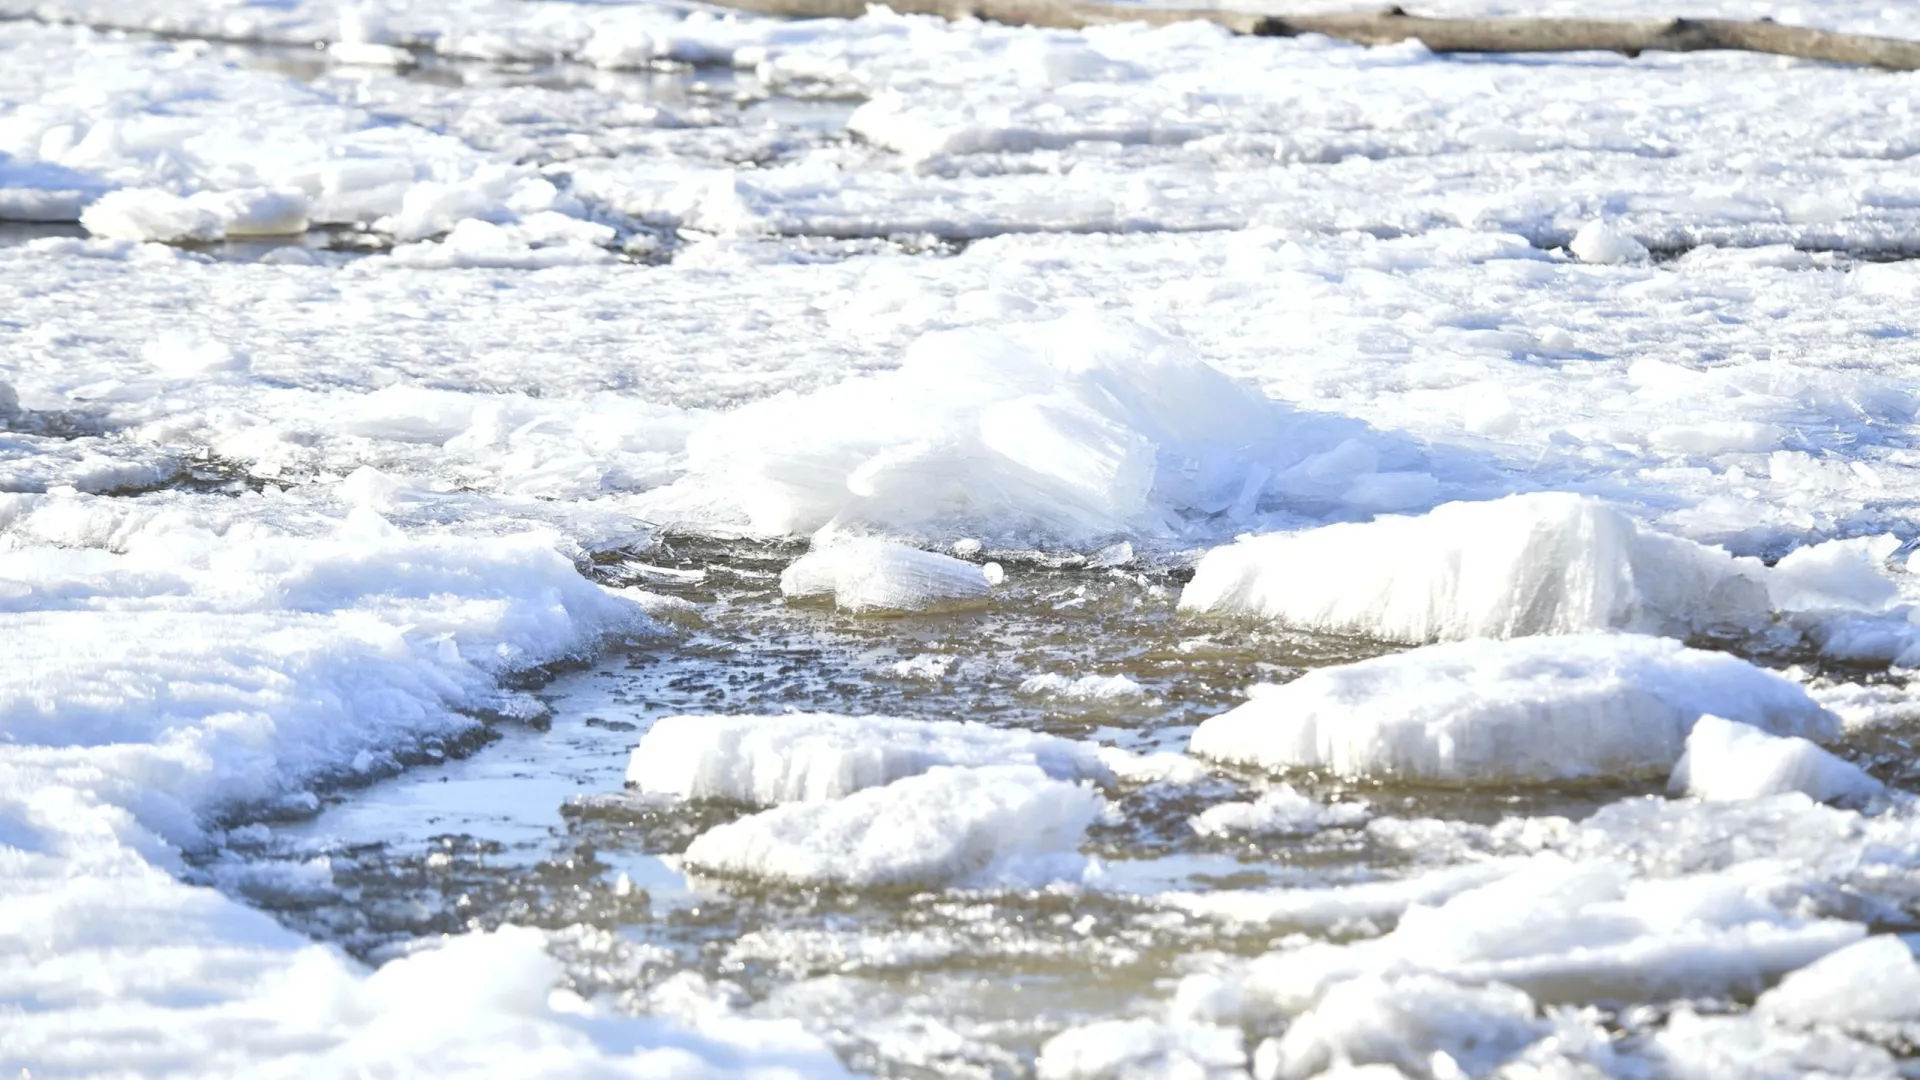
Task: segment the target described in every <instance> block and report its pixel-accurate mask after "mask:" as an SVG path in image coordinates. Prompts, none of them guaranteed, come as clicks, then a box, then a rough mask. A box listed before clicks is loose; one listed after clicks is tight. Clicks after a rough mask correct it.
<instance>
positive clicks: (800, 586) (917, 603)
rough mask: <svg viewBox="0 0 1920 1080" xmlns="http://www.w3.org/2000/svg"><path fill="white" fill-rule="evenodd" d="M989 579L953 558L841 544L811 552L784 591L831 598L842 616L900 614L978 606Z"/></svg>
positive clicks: (784, 577)
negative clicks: (847, 612) (847, 613)
mask: <svg viewBox="0 0 1920 1080" xmlns="http://www.w3.org/2000/svg"><path fill="white" fill-rule="evenodd" d="M987 589H988V580H987V575H986V573H985V572H983V571H982V569H981V568H980V567H978V566H975V565H974V564H972V563H969V562H963V561H961V560H959V559H955V558H953V557H951V556H947V555H941V554H937V553H935V552H931V551H921V550H920V549H919V548H911V547H907V546H906V545H904V544H894V543H888V542H887V541H884V540H842V541H838V542H835V543H832V544H829V545H827V546H825V547H822V548H818V549H816V550H813V551H810V552H808V553H807V554H805V555H803V556H801V557H800V558H799V559H798V560H796V561H795V562H794V563H793V565H791V566H789V567H787V568H786V570H784V571H782V572H781V574H780V591H781V593H783V594H785V595H786V596H787V597H789V598H792V599H796V600H804V599H810V598H816V597H825V598H830V599H831V600H832V601H833V604H834V606H835V607H837V608H839V609H840V610H842V611H851V612H863V613H896V612H908V611H933V610H951V609H955V608H968V607H978V606H980V605H982V604H984V603H986V601H987Z"/></svg>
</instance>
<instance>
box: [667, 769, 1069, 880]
mask: <svg viewBox="0 0 1920 1080" xmlns="http://www.w3.org/2000/svg"><path fill="white" fill-rule="evenodd" d="M1100 807H1101V799H1100V796H1099V794H1098V793H1096V792H1095V791H1093V790H1092V789H1090V788H1087V787H1082V786H1079V785H1076V784H1071V783H1066V782H1063V781H1060V780H1055V779H1053V778H1051V777H1049V776H1048V775H1047V774H1046V773H1045V772H1043V771H1042V770H1041V769H1039V768H1038V767H1037V766H1033V765H987V766H982V767H979V768H954V767H951V766H939V767H935V768H932V769H929V770H928V771H926V772H924V773H921V774H919V775H916V776H909V777H906V778H905V779H902V780H896V781H894V782H893V783H891V784H888V785H886V786H884V787H872V788H866V789H864V790H861V791H856V792H854V793H853V794H851V795H848V796H847V797H845V798H843V799H838V800H834V801H830V802H798V803H788V804H786V805H784V806H776V807H774V808H773V809H771V810H763V811H761V812H760V813H757V814H753V815H750V816H748V817H744V818H741V819H739V820H738V821H734V822H730V823H728V824H726V825H721V826H718V827H717V828H714V829H711V830H709V831H707V832H705V833H702V834H701V835H700V836H698V837H696V838H695V839H694V841H693V843H692V844H691V845H689V846H688V848H687V851H686V855H685V861H686V865H687V866H688V867H689V868H690V869H692V870H694V871H696V872H699V873H707V874H714V875H722V876H727V877H748V878H763V879H769V880H773V881H780V882H788V883H793V884H802V885H839V886H844V887H848V888H856V889H875V888H901V887H921V888H925V887H932V886H940V885H949V884H955V883H969V884H974V885H983V886H984V885H1011V886H1022V885H1041V884H1046V883H1047V882H1049V881H1053V880H1060V879H1068V880H1071V879H1077V878H1078V877H1079V876H1080V875H1081V874H1083V873H1084V872H1085V868H1086V860H1085V858H1084V856H1081V855H1079V854H1078V853H1077V848H1078V847H1079V844H1080V840H1081V838H1082V836H1083V835H1084V834H1085V832H1086V829H1087V826H1088V825H1090V824H1092V823H1093V820H1094V818H1095V817H1096V816H1097V815H1098V814H1099V812H1100Z"/></svg>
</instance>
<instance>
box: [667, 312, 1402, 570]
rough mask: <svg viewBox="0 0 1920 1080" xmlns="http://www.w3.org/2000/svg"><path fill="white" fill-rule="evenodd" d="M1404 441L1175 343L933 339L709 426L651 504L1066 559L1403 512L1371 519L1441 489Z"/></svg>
mask: <svg viewBox="0 0 1920 1080" xmlns="http://www.w3.org/2000/svg"><path fill="white" fill-rule="evenodd" d="M1356 431H1361V432H1362V434H1360V435H1356V434H1355V432H1356ZM1368 440H1372V441H1368ZM1375 442H1377V443H1379V445H1377V446H1376V445H1375ZM1405 442H1406V441H1405V440H1399V441H1397V442H1395V441H1391V440H1389V439H1387V438H1386V437H1384V436H1379V435H1366V434H1365V433H1364V429H1363V428H1362V426H1361V425H1358V424H1357V423H1355V422H1354V421H1351V420H1348V419H1345V418H1341V417H1328V416H1318V415H1313V414H1307V413H1296V412H1290V411H1289V410H1287V409H1286V408H1285V407H1284V406H1282V405H1280V404H1278V403H1276V402H1272V401H1269V400H1267V399H1265V398H1263V397H1262V396H1261V395H1260V394H1259V393H1257V392H1255V391H1254V390H1252V389H1251V388H1249V387H1246V386H1243V385H1241V384H1240V383H1238V382H1236V381H1234V380H1233V379H1231V378H1229V377H1228V376H1227V375H1226V374H1225V373H1223V372H1221V371H1220V370H1219V369H1217V368H1215V367H1213V366H1211V365H1209V364H1207V363H1205V362H1203V361H1202V360H1200V359H1199V358H1198V357H1197V356H1195V355H1194V354H1193V352H1192V351H1191V350H1190V349H1189V348H1188V347H1187V346H1186V345H1184V344H1182V343H1180V342H1177V341H1175V340H1173V339H1171V338H1168V337H1165V336H1163V335H1160V334H1158V333H1155V332H1153V331H1150V330H1147V329H1145V328H1142V327H1137V326H1132V325H1129V324H1125V323H1117V322H1113V321H1111V320H1107V319H1103V318H1101V317H1100V316H1097V315H1094V314H1090V313H1079V314H1074V315H1070V316H1068V317H1065V318H1061V319H1056V320H1050V321H1046V322H1035V323H1008V324H1004V325H1002V326H999V327H997V328H995V329H993V330H990V331H989V330H985V329H971V330H958V331H943V332H936V333H929V334H926V335H924V336H922V337H920V338H919V339H917V340H916V341H915V342H914V344H913V345H911V346H910V347H909V348H908V349H907V352H906V356H905V359H904V362H903V363H902V365H901V366H900V368H898V369H897V370H895V371H891V372H887V373H884V374H880V375H874V376H870V377H862V378H854V379H849V380H846V381H844V382H841V383H838V384H836V385H833V386H830V387H827V388H826V389H824V390H819V391H815V392H813V393H809V394H804V395H791V396H790V395H783V396H779V397H775V398H772V399H769V400H765V401H760V402H756V403H754V404H751V405H748V406H745V407H743V408H740V409H736V410H734V411H732V412H729V413H725V414H722V415H720V416H717V417H715V418H714V419H713V420H712V421H711V422H709V423H708V424H707V425H705V426H704V427H702V428H700V429H699V430H697V431H695V432H694V433H693V435H692V436H691V437H690V438H689V440H688V444H687V466H688V475H687V478H686V479H684V480H682V481H681V482H680V483H679V484H676V485H674V487H673V488H672V489H670V490H668V491H665V492H662V493H660V494H659V495H658V496H657V498H659V499H660V500H661V501H662V503H663V505H665V506H666V507H667V509H668V510H669V511H671V512H673V513H675V514H676V515H677V516H681V517H685V518H689V519H696V520H697V518H698V517H700V516H702V515H705V516H710V517H712V518H715V519H717V520H718V521H719V522H721V523H729V525H730V527H733V528H738V527H739V524H738V523H741V522H744V523H745V525H746V527H747V528H749V529H750V530H752V531H754V532H758V533H765V534H776V535H789V534H796V533H810V532H814V531H816V530H820V529H822V528H823V527H827V526H831V527H832V528H831V530H830V531H847V532H853V531H860V530H869V531H886V532H891V533H896V534H903V535H913V536H929V537H930V536H939V537H951V536H956V535H958V536H966V537H973V538H985V539H986V540H987V541H990V542H993V543H1004V544H1007V545H1009V546H1056V545H1061V544H1067V545H1078V544H1089V543H1093V542H1105V541H1107V540H1110V539H1111V538H1112V537H1113V536H1114V535H1115V534H1120V533H1131V534H1134V535H1135V536H1136V537H1137V536H1142V535H1146V536H1165V535H1170V534H1174V533H1177V532H1178V530H1179V528H1180V526H1181V523H1182V522H1183V521H1186V520H1187V519H1188V518H1189V517H1192V516H1206V515H1213V514H1219V513H1223V512H1224V513H1227V514H1228V515H1229V516H1230V517H1231V516H1235V515H1240V516H1244V515H1245V514H1247V513H1250V512H1251V511H1252V510H1253V509H1255V508H1256V507H1257V505H1258V504H1259V503H1260V501H1261V499H1262V498H1263V497H1266V496H1268V495H1278V496H1282V497H1286V496H1289V495H1291V494H1299V495H1301V496H1302V497H1311V498H1312V499H1313V500H1315V502H1316V505H1320V506H1325V505H1334V506H1361V505H1365V506H1367V507H1368V508H1370V509H1381V508H1387V509H1391V508H1395V507H1397V506H1398V507H1403V506H1405V505H1407V504H1406V503H1395V502H1392V501H1391V500H1390V501H1389V505H1387V506H1385V507H1381V506H1379V505H1376V504H1377V497H1378V496H1380V495H1381V493H1382V492H1383V491H1384V490H1385V488H1383V487H1382V484H1383V483H1385V485H1386V487H1393V486H1394V483H1390V482H1386V481H1383V480H1382V478H1383V477H1388V476H1393V477H1404V476H1417V477H1420V478H1423V480H1422V484H1423V485H1424V486H1423V490H1425V489H1426V488H1430V487H1431V486H1432V485H1433V483H1434V481H1433V478H1432V477H1431V476H1430V475H1428V474H1427V473H1425V472H1415V471H1409V470H1410V467H1412V466H1414V465H1417V464H1418V463H1419V460H1421V459H1417V455H1416V454H1415V453H1414V452H1412V451H1409V450H1407V449H1406V446H1405ZM1348 444H1353V445H1352V446H1349V445H1348ZM1296 467H1298V468H1296ZM1302 469H1304V470H1305V471H1304V472H1300V470H1302ZM1296 473H1299V475H1296ZM1306 473H1311V474H1313V475H1311V476H1308V475H1306ZM1350 496H1351V497H1350ZM1430 496H1431V492H1430V491H1429V492H1428V493H1427V494H1426V495H1421V496H1420V497H1419V498H1420V499H1427V498H1430ZM1416 501H1419V500H1416Z"/></svg>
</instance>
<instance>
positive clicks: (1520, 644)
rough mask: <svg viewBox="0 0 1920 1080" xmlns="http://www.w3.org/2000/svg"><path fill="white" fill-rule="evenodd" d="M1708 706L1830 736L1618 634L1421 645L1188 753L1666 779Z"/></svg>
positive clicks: (1791, 693) (1822, 719) (1729, 664)
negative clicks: (1664, 775)
mask: <svg viewBox="0 0 1920 1080" xmlns="http://www.w3.org/2000/svg"><path fill="white" fill-rule="evenodd" d="M1707 713H1712V714H1715V715H1718V716H1724V717H1728V718H1731V719H1734V720H1737V721H1739V722H1742V723H1747V724H1751V725H1753V726H1755V727H1758V728H1761V729H1764V730H1766V731H1769V732H1773V733H1776V734H1783V735H1812V736H1815V737H1821V738H1829V737H1832V736H1833V735H1835V734H1837V732H1838V724H1837V721H1836V720H1835V718H1834V717H1833V716H1832V715H1831V714H1829V713H1827V712H1826V711H1825V710H1824V709H1822V708H1821V707H1820V706H1819V705H1818V704H1816V703H1815V702H1814V700H1813V699H1812V698H1811V697H1809V696H1808V694H1807V692H1806V691H1805V690H1804V689H1802V688H1801V687H1800V686H1798V685H1797V684H1795V683H1792V682H1790V681H1788V680H1786V679H1784V678H1782V677H1781V676H1779V675H1776V674H1774V673H1772V672H1769V671H1765V670H1762V669H1760V668H1757V667H1755V666H1753V665H1752V664H1749V663H1747V662H1746V661H1744V660H1741V659H1739V658H1738V657H1735V656H1730V655H1728V654H1726V653H1716V652H1706V651H1703V650H1698V649H1689V648H1686V647H1684V646H1682V645H1681V644H1680V643H1679V642H1677V641H1673V640H1669V639H1663V638H1653V637H1645V636H1639V635H1628V634H1602V635H1579V636H1567V637H1536V638H1516V639H1513V640H1510V641H1493V640H1471V641H1462V642H1453V643H1449V644H1443V645H1429V646H1426V647H1424V648H1419V649H1413V650H1410V651H1408V652H1403V653H1396V654H1393V655H1389V656H1383V657H1379V658H1377V659H1373V660H1364V661H1360V662H1358V663H1354V664H1346V665H1343V666H1340V667H1331V668H1319V669H1316V670H1313V671H1310V672H1308V673H1307V674H1306V675H1303V676H1301V677H1300V678H1299V679H1296V680H1295V681H1293V682H1291V683H1286V684H1284V685H1279V686H1262V687H1257V688H1256V689H1255V692H1254V694H1253V696H1252V697H1251V699H1250V700H1248V701H1247V702H1246V703H1245V704H1243V705H1240V706H1238V707H1237V708H1234V709H1233V710H1231V711H1229V712H1226V713H1222V714H1221V715H1219V716H1215V717H1211V718H1209V719H1208V720H1206V721H1205V722H1203V723H1202V724H1201V725H1200V727H1199V728H1198V729H1197V730H1195V732H1194V734H1193V739H1192V742H1191V744H1190V746H1189V750H1190V751H1191V752H1192V753H1195V754H1199V755H1201V756H1203V757H1209V758H1213V759H1216V760H1219V761H1227V762H1236V763H1241V764H1247V765H1258V766H1261V767H1263V768H1267V769H1273V770H1285V769H1324V770H1327V771H1329V772H1332V773H1334V774H1335V775H1338V776H1352V777H1359V776H1377V777H1396V778H1401V779H1414V780H1423V781H1431V782H1438V783H1454V784H1459V783H1467V784H1472V783H1505V782H1514V781H1547V780H1566V779H1580V778H1611V777H1633V776H1642V775H1646V774H1648V773H1664V772H1666V771H1667V770H1669V769H1671V768H1672V767H1673V765H1674V764H1675V763H1676V762H1677V761H1678V760H1679V759H1680V756H1681V754H1682V752H1683V750H1684V749H1685V746H1686V740H1687V735H1688V732H1689V731H1691V730H1692V728H1693V726H1694V723H1695V722H1696V721H1697V720H1699V718H1700V717H1701V716H1702V715H1704V714H1707Z"/></svg>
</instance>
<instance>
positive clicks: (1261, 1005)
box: [1216, 855, 1865, 1019]
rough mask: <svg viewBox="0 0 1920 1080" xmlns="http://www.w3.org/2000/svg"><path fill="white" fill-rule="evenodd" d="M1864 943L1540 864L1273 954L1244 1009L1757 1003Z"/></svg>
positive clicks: (1609, 873)
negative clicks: (1400, 988) (1465, 991)
mask: <svg viewBox="0 0 1920 1080" xmlns="http://www.w3.org/2000/svg"><path fill="white" fill-rule="evenodd" d="M1864 933H1865V931H1864V928H1863V927H1861V926H1860V925H1859V924H1858V923H1852V922H1847V921H1844V920H1838V919H1820V918H1803V917H1800V916H1797V915H1793V914H1789V913H1786V912H1782V911H1781V910H1779V909H1778V908H1775V907H1774V906H1773V905H1771V904H1769V903H1767V902H1765V901H1764V900H1762V899H1758V898H1755V897H1753V896H1750V895H1749V894H1748V892H1747V888H1746V885H1745V883H1743V882H1742V881H1741V880H1740V879H1739V877H1738V876H1737V875H1730V874H1725V875H1712V874H1706V875H1697V876H1682V877H1677V878H1668V879H1643V878H1636V877H1635V876H1634V875H1633V874H1632V873H1631V872H1630V871H1629V870H1628V868H1627V867H1626V866H1624V865H1622V864H1620V863H1617V862H1613V861H1610V860H1606V859H1594V860H1586V861H1578V862H1576V861H1573V860H1569V859H1566V858H1563V857H1560V856H1558V855H1542V856H1538V857H1536V858H1534V859H1532V860H1529V861H1527V862H1526V863H1524V864H1522V865H1521V866H1520V867H1519V868H1518V869H1515V870H1513V871H1512V872H1510V873H1508V874H1506V875H1505V876H1502V877H1498V878H1496V879H1494V880H1492V881H1490V882H1488V883H1486V884H1484V885H1481V886H1479V887H1477V888H1473V889H1469V890H1466V891H1464V892H1460V893H1457V894H1455V895H1454V896H1452V897H1451V898H1450V899H1448V900H1446V901H1444V902H1441V903H1439V904H1436V905H1434V906H1431V907H1428V906H1414V907H1410V908H1408V909H1407V910H1406V911H1405V912H1404V913H1403V914H1402V915H1401V916H1400V919H1399V923H1398V925H1397V926H1396V927H1395V928H1394V929H1393V931H1392V932H1391V933H1388V934H1385V935H1383V936H1380V937H1376V938H1367V939H1363V940H1359V941H1354V942H1351V943H1347V944H1330V943H1324V942H1322V943H1315V944H1310V945H1306V946H1304V947H1302V948H1298V949H1292V950H1281V951H1277V952H1273V953H1268V954H1267V955H1265V956H1263V957H1261V958H1259V959H1256V960H1254V961H1252V962H1251V965H1250V966H1249V968H1248V971H1247V973H1246V976H1245V982H1244V984H1243V987H1244V992H1245V993H1246V995H1247V996H1246V997H1245V999H1244V1000H1243V1001H1242V1002H1241V1003H1240V1004H1239V1005H1238V1006H1237V1007H1238V1008H1239V1010H1240V1012H1241V1015H1242V1016H1243V1017H1250V1016H1257V1015H1259V1010H1262V1009H1271V1010H1278V1012H1279V1013H1280V1014H1282V1015H1297V1014H1298V1013H1300V1012H1303V1011H1305V1010H1307V1009H1310V1008H1312V1007H1314V1006H1315V1005H1317V1004H1318V1003H1320V1002H1321V1001H1322V1000H1323V999H1324V997H1325V995H1327V994H1328V993H1329V992H1330V991H1332V990H1334V989H1335V988H1336V987H1338V986H1339V985H1341V984H1344V983H1346V982H1348V981H1349V980H1353V979H1359V978H1367V977H1381V978H1392V977H1396V976H1404V975H1414V974H1431V975H1439V976H1442V977H1445V978H1448V979H1453V980H1456V981H1460V982H1464V983H1468V984H1479V983H1486V982H1501V983H1506V984H1508V985H1510V986H1514V987H1518V988H1519V989H1521V990H1524V991H1526V992H1527V993H1528V994H1531V995H1532V996H1533V997H1534V999H1535V1000H1537V1001H1540V1002H1542V1003H1544V1004H1552V1003H1558V1002H1569V1001H1594V1000H1615V1001H1646V1000H1655V999H1661V998H1671V997H1687V996H1704V995H1726V994H1755V993H1758V992H1759V991H1760V990H1762V989H1765V988H1766V987H1767V986H1768V985H1770V984H1771V983H1772V982H1773V981H1774V980H1775V979H1778V978H1779V977H1780V976H1782V975H1784V974H1786V973H1787V972H1789V971H1793V970H1795V969H1797V968H1801V967H1804V966H1806V965H1807V964H1810V963H1812V962H1813V961H1815V960H1817V959H1819V958H1820V957H1822V956H1825V955H1827V954H1828V953H1831V952H1833V951H1834V950H1836V949H1839V948H1842V947H1844V946H1846V945H1849V944H1852V943H1853V942H1855V941H1858V940H1859V939H1860V938H1861V937H1862V936H1864ZM1216 1019H1231V1018H1230V1017H1217V1018H1216Z"/></svg>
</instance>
